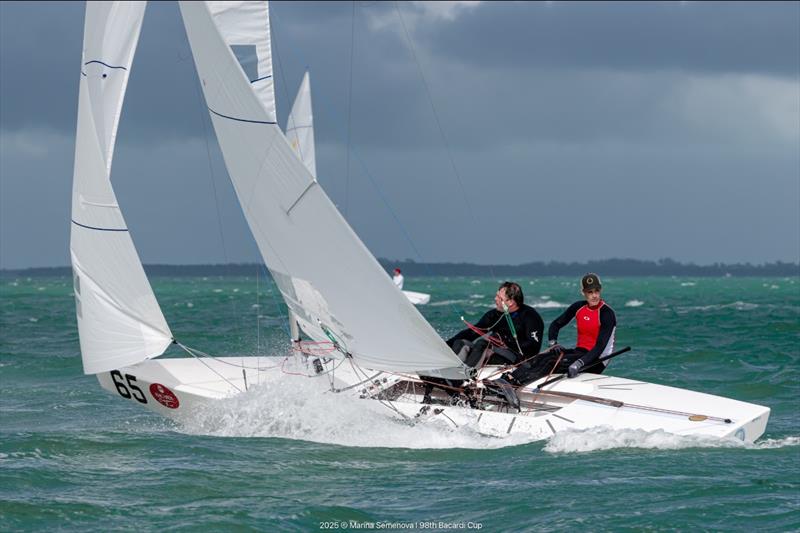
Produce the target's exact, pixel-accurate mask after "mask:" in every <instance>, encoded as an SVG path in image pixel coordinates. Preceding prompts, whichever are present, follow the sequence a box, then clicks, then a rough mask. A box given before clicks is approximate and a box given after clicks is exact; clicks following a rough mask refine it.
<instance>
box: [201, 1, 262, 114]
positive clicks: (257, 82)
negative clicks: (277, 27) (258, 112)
mask: <svg viewBox="0 0 800 533" xmlns="http://www.w3.org/2000/svg"><path fill="white" fill-rule="evenodd" d="M206 5H207V6H208V11H209V13H210V14H211V16H212V18H213V21H214V24H215V25H216V27H217V30H218V31H219V33H220V35H221V36H222V38H223V40H224V41H225V43H226V44H228V46H230V47H231V48H232V49H233V52H234V54H236V53H237V51H236V48H239V47H244V46H247V45H251V46H252V47H253V50H254V51H255V63H256V68H255V73H254V74H253V69H252V68H251V67H250V65H249V62H248V65H247V68H245V66H244V65H242V68H243V70H244V72H245V73H246V75H247V79H248V81H249V82H250V83H251V85H252V87H253V91H254V92H255V93H256V95H257V96H258V99H259V101H260V102H261V104H262V105H263V107H264V110H265V111H266V113H267V116H268V120H269V121H271V122H275V121H276V111H275V86H274V82H273V77H272V47H271V44H270V28H269V4H268V2H228V1H225V2H206ZM236 57H237V59H238V58H239V56H238V55H237V56H236ZM240 64H241V61H240Z"/></svg>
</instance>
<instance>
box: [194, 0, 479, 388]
mask: <svg viewBox="0 0 800 533" xmlns="http://www.w3.org/2000/svg"><path fill="white" fill-rule="evenodd" d="M209 4H212V5H209ZM213 4H215V3H207V2H180V8H181V14H182V16H183V20H184V24H185V26H186V33H187V36H188V37H189V43H190V45H191V48H192V54H193V56H194V61H195V66H196V67H197V72H198V75H199V78H200V82H201V85H202V88H203V93H204V95H205V99H206V105H207V106H208V108H209V112H210V115H211V119H212V122H213V124H214V129H215V131H216V134H217V139H218V141H219V144H220V148H221V149H222V153H223V156H224V158H225V164H226V166H227V168H228V173H229V175H230V178H231V181H232V182H233V185H234V188H235V190H236V194H237V196H238V198H239V203H240V204H241V206H242V210H243V211H244V215H245V218H246V219H247V222H248V224H249V226H250V230H251V231H252V233H253V236H254V237H255V240H256V243H257V244H258V247H259V250H260V252H261V255H262V257H263V258H264V262H265V263H266V265H267V267H268V268H269V269H270V272H271V273H272V276H273V278H274V279H275V282H276V283H277V285H278V287H279V289H280V291H281V293H282V295H283V298H284V299H285V300H286V303H287V305H288V306H289V308H290V310H291V312H292V313H293V314H294V315H295V317H296V319H297V321H298V322H299V324H300V327H301V328H302V329H303V331H305V332H306V333H307V334H308V335H309V336H311V337H312V338H314V339H317V340H324V339H326V338H327V339H331V340H332V341H334V342H335V343H336V344H337V345H339V346H340V347H341V349H342V350H343V351H345V352H347V353H349V354H350V355H351V356H352V357H353V359H354V360H355V361H356V362H357V363H359V364H360V365H362V366H364V367H366V368H372V369H378V370H389V371H397V372H425V373H428V374H430V375H438V376H443V377H452V378H459V377H464V366H463V364H462V363H461V361H460V360H459V359H458V357H457V356H456V355H455V354H454V353H453V352H452V351H451V350H450V348H448V346H447V345H446V344H445V343H444V341H443V340H442V339H441V337H440V336H439V335H438V334H437V333H436V331H434V329H433V328H432V327H431V326H430V324H428V322H426V321H425V319H424V318H423V317H422V315H420V314H419V312H418V311H417V310H416V309H415V308H414V306H413V305H412V304H411V303H410V302H409V301H408V299H407V298H406V297H405V296H404V295H403V294H402V293H401V292H400V290H398V289H397V287H395V286H394V284H393V283H392V281H391V280H390V279H389V277H388V276H387V275H386V273H385V272H384V270H383V268H381V266H380V264H379V263H378V262H377V261H376V260H375V258H374V257H373V256H372V254H371V253H370V252H369V250H367V248H366V247H365V246H364V244H363V243H362V242H361V240H360V239H359V238H358V236H357V235H356V234H355V233H354V232H353V230H352V229H351V228H350V226H349V225H348V224H347V222H346V221H345V220H344V218H343V217H342V216H341V214H340V213H339V212H338V211H337V210H336V207H335V206H334V205H333V203H332V202H331V201H330V199H329V198H328V196H327V195H326V194H325V192H324V191H323V190H322V188H321V187H320V186H319V184H318V183H317V181H316V179H314V177H313V176H312V175H311V174H310V173H309V170H308V169H307V168H306V167H305V166H304V165H303V163H302V162H301V161H300V159H299V158H298V157H297V155H296V154H295V153H294V151H293V150H292V147H291V146H290V144H289V141H288V140H287V139H286V137H285V136H284V135H283V133H282V132H281V131H280V128H279V127H278V126H277V125H276V123H275V122H276V121H275V112H274V111H275V110H274V106H273V107H268V106H267V105H265V103H264V101H263V100H262V99H261V98H260V97H259V95H258V93H257V91H255V90H254V88H253V87H252V85H251V83H250V79H249V78H248V77H247V75H246V74H245V72H244V71H243V69H242V68H241V67H240V62H239V61H238V60H237V56H236V55H235V50H234V49H233V48H232V47H233V46H235V45H237V44H239V43H238V42H237V41H235V40H231V39H229V35H230V32H229V31H228V29H227V28H221V27H220V26H219V24H220V23H221V20H220V19H219V17H218V16H216V14H215V11H214V8H213ZM252 4H259V5H263V6H264V9H265V10H266V9H267V6H266V2H253V3H252ZM259 31H262V35H264V33H263V28H262V29H261V30H259ZM243 38H245V39H246V40H248V42H251V40H252V39H254V36H251V35H247V36H243Z"/></svg>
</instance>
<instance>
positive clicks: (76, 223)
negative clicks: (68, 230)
mask: <svg viewBox="0 0 800 533" xmlns="http://www.w3.org/2000/svg"><path fill="white" fill-rule="evenodd" d="M72 223H73V224H75V225H76V226H80V227H82V228H86V229H93V230H97V231H128V228H123V229H115V228H95V227H94V226H87V225H85V224H81V223H79V222H75V221H74V220H73V221H72Z"/></svg>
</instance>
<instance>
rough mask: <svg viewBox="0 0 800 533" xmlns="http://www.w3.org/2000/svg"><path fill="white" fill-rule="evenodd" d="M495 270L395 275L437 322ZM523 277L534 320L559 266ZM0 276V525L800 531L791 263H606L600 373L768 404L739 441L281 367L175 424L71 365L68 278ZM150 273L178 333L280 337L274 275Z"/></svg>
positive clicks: (795, 285) (799, 340)
mask: <svg viewBox="0 0 800 533" xmlns="http://www.w3.org/2000/svg"><path fill="white" fill-rule="evenodd" d="M498 281H502V280H496V279H487V278H481V279H472V278H413V279H407V280H406V285H407V286H406V288H407V289H409V290H417V291H422V292H429V293H430V294H431V295H432V302H431V304H430V305H427V306H422V307H420V308H419V309H420V311H421V312H422V313H423V315H425V317H426V318H427V319H428V320H429V321H430V322H431V323H432V324H433V326H434V327H435V328H436V329H437V330H438V331H439V332H440V333H441V334H442V335H443V336H445V337H447V336H449V335H451V334H452V333H454V332H455V331H456V330H457V329H459V317H460V316H461V315H464V316H465V317H466V318H468V319H469V318H472V319H477V317H479V316H480V315H481V313H482V312H483V311H485V310H486V309H487V308H488V307H489V306H490V304H491V301H492V296H493V294H494V292H495V290H496V287H497V285H498ZM518 281H519V282H520V283H521V285H522V286H523V289H524V290H525V296H526V302H527V303H529V304H533V305H534V306H535V307H537V308H538V309H539V312H540V313H541V314H542V316H543V318H544V319H545V323H549V322H550V321H551V320H552V319H553V318H555V317H556V316H557V315H558V314H559V313H560V312H561V311H562V310H563V309H564V308H565V307H566V306H567V305H569V304H570V303H571V302H572V301H574V300H575V299H577V297H578V287H577V280H574V279H566V278H564V279H560V278H542V279H522V280H518ZM0 283H1V285H0V307H2V313H0V409H1V410H0V416H1V418H0V435H2V436H1V437H0V530H2V531H16V530H37V531H38V530H44V529H56V530H80V531H83V530H87V529H88V530H101V531H115V530H142V531H156V530H169V531H192V530H196V529H198V528H206V529H207V530H209V531H227V530H231V531H240V530H241V531H246V530H260V531H319V530H323V529H328V530H337V531H350V530H368V529H382V530H387V531H397V530H402V529H406V530H408V529H414V530H427V531H452V530H466V529H479V528H480V529H482V530H484V531H564V530H570V531H571V530H588V531H627V530H636V531H638V530H657V531H661V530H681V531H694V530H709V531H753V530H762V531H792V530H794V531H797V530H800V414H798V412H799V411H800V278H762V279H759V278H714V279H711V278H697V279H689V278H604V297H605V299H606V301H607V302H608V303H609V304H610V305H611V306H612V307H614V308H615V310H616V312H617V316H618V321H619V325H618V330H617V343H618V345H619V346H626V345H630V346H632V347H633V350H632V352H631V353H629V354H626V355H624V356H621V357H618V358H617V359H615V361H614V363H613V364H612V366H611V367H610V369H609V370H608V372H607V373H609V374H613V375H619V376H624V377H629V378H635V379H641V380H644V381H652V382H656V383H661V384H665V385H671V386H677V387H682V388H688V389H693V390H699V391H703V392H708V393H711V394H718V395H723V396H728V397H732V398H736V399H739V400H743V401H747V402H753V403H758V404H762V405H767V406H769V407H770V408H771V409H772V415H771V418H770V422H769V425H768V426H767V432H766V434H765V435H764V436H763V437H762V438H761V439H760V440H759V441H757V442H756V443H755V444H751V445H745V444H742V443H739V442H735V441H708V440H702V439H696V438H695V439H692V438H679V437H675V436H671V435H668V434H665V433H661V432H654V433H646V432H635V431H631V432H611V431H609V430H605V429H603V428H598V429H594V430H588V431H584V432H572V433H569V432H567V433H560V434H558V435H556V436H554V437H553V438H551V439H550V440H549V441H538V442H525V441H524V440H522V441H521V440H514V441H507V440H504V439H492V438H487V437H484V436H481V435H478V434H475V433H474V432H471V431H469V430H468V429H452V428H441V427H420V426H415V427H410V426H407V425H404V424H402V423H400V422H398V421H395V420H393V419H392V418H391V417H390V416H389V414H388V413H386V414H383V413H380V412H377V413H375V412H365V411H364V410H363V409H362V408H361V406H360V405H359V402H358V401H357V400H352V401H349V400H346V399H343V400H342V401H341V402H337V401H331V400H330V398H325V399H323V400H320V399H319V398H309V397H308V396H307V395H305V394H304V391H303V388H302V385H301V384H299V383H297V382H295V381H292V379H290V378H288V377H287V379H285V380H283V381H282V382H281V383H279V384H275V385H274V386H269V387H267V386H262V387H253V389H251V391H249V392H248V393H247V394H245V395H244V396H242V397H240V398H237V399H235V400H232V401H230V402H227V403H226V402H223V405H221V406H220V411H219V412H217V413H216V414H215V416H214V417H213V423H212V422H211V419H208V420H206V419H203V420H197V421H194V422H190V423H186V424H183V425H180V426H179V425H175V424H173V423H171V422H168V421H166V420H164V419H162V418H160V417H158V416H157V415H155V414H151V413H150V412H149V411H145V410H143V409H140V408H139V407H138V405H136V404H133V403H131V402H126V401H124V400H122V399H120V398H119V397H115V396H112V395H110V394H107V393H106V392H105V391H103V390H102V389H101V388H100V387H99V385H98V383H97V381H96V379H95V378H94V377H91V376H84V375H83V373H82V369H81V362H80V354H79V346H78V336H77V330H76V324H75V311H74V302H73V298H72V286H71V280H70V278H69V277H63V278H61V277H59V278H18V279H14V278H7V277H6V278H3V279H0ZM152 283H153V287H154V289H155V292H156V295H157V297H158V299H159V302H160V303H161V306H162V309H163V310H164V314H165V316H166V318H167V321H168V322H169V324H170V327H171V328H172V331H173V333H174V335H175V336H176V338H178V339H179V340H180V341H181V342H183V343H184V344H187V345H189V346H192V347H194V348H198V349H200V350H203V351H204V352H208V353H211V354H214V355H247V354H256V353H258V354H261V355H274V356H276V357H282V356H284V355H286V353H287V348H288V347H287V343H286V338H287V336H286V329H287V325H286V321H285V318H284V316H283V313H282V306H281V305H280V303H279V302H278V301H277V298H276V294H275V290H274V287H273V286H272V284H271V283H270V282H269V281H265V280H264V279H263V278H261V279H257V278H256V276H255V275H254V276H253V277H250V278H243V277H209V278H199V277H195V278H192V277H186V278H164V277H161V278H159V277H156V278H154V279H153V280H152ZM359 297H360V298H365V297H366V298H367V302H366V303H364V302H354V304H356V305H364V307H365V311H369V309H371V302H369V301H368V298H369V296H368V295H359ZM561 340H562V341H564V343H565V344H566V343H569V342H570V341H571V340H574V333H573V332H572V328H570V329H569V331H567V330H565V332H564V334H562V336H561ZM168 356H178V354H177V353H176V352H170V353H169V354H168ZM362 403H363V402H362Z"/></svg>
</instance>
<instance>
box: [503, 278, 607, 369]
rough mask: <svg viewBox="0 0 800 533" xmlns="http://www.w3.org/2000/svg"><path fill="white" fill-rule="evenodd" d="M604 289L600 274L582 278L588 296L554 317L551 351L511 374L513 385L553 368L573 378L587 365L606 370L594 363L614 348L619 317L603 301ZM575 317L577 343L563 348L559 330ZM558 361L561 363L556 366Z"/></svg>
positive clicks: (587, 366)
mask: <svg viewBox="0 0 800 533" xmlns="http://www.w3.org/2000/svg"><path fill="white" fill-rule="evenodd" d="M602 289H603V286H602V284H601V283H600V277H599V276H598V275H597V274H595V273H593V272H590V273H588V274H586V275H585V276H583V277H582V278H581V292H582V293H583V296H584V297H585V298H586V299H585V300H579V301H577V302H575V303H574V304H572V305H570V306H569V307H568V308H567V310H566V311H564V312H563V313H562V314H561V316H559V317H558V318H556V319H555V320H553V322H552V323H551V324H550V328H549V329H548V331H547V338H548V342H549V344H550V350H549V351H547V352H543V353H542V354H540V355H539V356H538V357H537V358H536V360H534V361H532V362H531V363H530V364H528V365H521V366H520V367H519V368H517V369H516V370H515V371H514V372H513V373H511V374H510V378H511V379H509V381H510V382H511V383H512V384H514V385H525V384H527V383H530V382H532V381H535V380H536V379H538V378H540V377H541V376H543V375H547V374H548V373H550V372H551V371H552V372H553V373H557V374H560V373H564V372H566V373H567V374H568V375H569V377H571V378H573V377H575V376H577V375H578V374H580V373H581V371H582V370H583V369H584V368H586V372H591V373H594V374H600V373H602V372H603V370H605V366H606V364H607V363H606V362H603V363H598V364H595V365H593V363H595V362H596V361H597V360H598V359H599V358H600V357H602V356H604V355H608V354H610V353H611V352H612V351H614V335H615V333H616V329H617V316H616V314H615V313H614V310H613V309H611V307H609V305H608V304H606V303H605V302H604V301H603V298H602V297H601V291H602ZM573 319H575V322H576V326H577V329H578V339H577V343H576V346H575V348H573V349H564V348H563V347H561V346H560V345H559V344H558V333H559V331H561V328H563V327H564V326H566V325H567V324H569V323H570V322H572V320H573ZM559 357H560V360H559ZM556 361H558V366H557V367H556V368H555V369H553V367H554V366H555V365H556Z"/></svg>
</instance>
